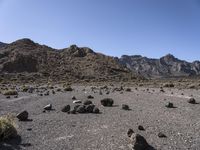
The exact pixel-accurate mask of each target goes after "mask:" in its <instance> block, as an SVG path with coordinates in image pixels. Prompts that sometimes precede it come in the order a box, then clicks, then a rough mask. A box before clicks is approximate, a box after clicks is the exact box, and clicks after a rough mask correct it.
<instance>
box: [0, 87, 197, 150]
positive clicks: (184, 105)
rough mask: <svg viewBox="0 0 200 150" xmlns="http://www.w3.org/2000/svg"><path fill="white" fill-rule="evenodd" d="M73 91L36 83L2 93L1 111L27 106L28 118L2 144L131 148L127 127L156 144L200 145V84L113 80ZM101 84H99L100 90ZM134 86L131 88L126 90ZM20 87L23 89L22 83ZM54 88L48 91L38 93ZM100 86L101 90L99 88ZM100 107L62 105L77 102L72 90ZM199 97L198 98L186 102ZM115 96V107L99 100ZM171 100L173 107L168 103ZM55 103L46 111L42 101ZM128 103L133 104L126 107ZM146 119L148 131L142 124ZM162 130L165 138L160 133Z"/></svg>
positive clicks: (12, 148)
mask: <svg viewBox="0 0 200 150" xmlns="http://www.w3.org/2000/svg"><path fill="white" fill-rule="evenodd" d="M72 88H73V89H74V90H73V91H72V92H66V91H63V89H62V88H61V91H59V90H58V91H57V89H59V85H54V89H53V90H55V92H56V93H55V94H52V89H50V88H46V87H45V88H42V87H37V90H34V91H33V92H32V93H28V92H19V95H18V97H17V98H14V97H13V96H11V97H10V98H6V96H4V95H2V94H1V95H0V115H7V114H11V115H14V116H16V114H17V113H19V112H21V111H23V110H27V111H28V113H29V119H30V120H29V121H18V119H17V118H16V119H15V122H16V126H17V130H18V135H19V136H18V137H17V138H14V139H11V140H9V141H6V142H2V143H0V149H1V150H18V149H25V150H128V149H130V140H129V138H128V136H127V131H128V129H129V128H131V129H133V130H134V132H136V133H138V134H140V135H142V136H144V138H145V139H146V140H147V142H148V143H149V144H150V145H151V146H152V147H153V148H154V149H157V150H187V149H188V150H189V149H190V150H198V149H200V117H199V112H200V104H198V102H200V96H199V90H198V89H178V88H176V87H174V88H163V89H164V92H162V91H160V88H153V87H146V86H142V87H138V86H137V87H136V86H126V87H123V89H120V87H118V86H115V85H112V86H110V85H109V86H108V87H103V86H93V87H91V86H78V85H74V86H72ZM100 88H101V90H100ZM127 88H131V91H126V89H127ZM19 91H20V89H19ZM46 91H50V92H49V95H47V96H45V95H43V96H41V95H39V93H45V92H46ZM100 91H101V92H102V95H101V93H100ZM88 95H92V96H93V97H94V99H91V101H92V102H93V104H95V105H96V106H97V107H98V108H99V109H100V113H99V114H93V113H85V114H79V113H78V114H68V113H64V112H62V111H61V109H62V107H63V106H65V105H67V104H69V105H70V106H71V108H72V107H73V106H74V105H75V104H73V100H72V96H75V97H76V99H77V100H81V101H84V100H87V99H88V98H87V96H88ZM191 97H193V98H195V99H196V101H197V104H190V103H188V102H187V101H188V99H189V98H191ZM103 98H112V99H113V100H114V105H113V107H104V106H102V105H101V103H100V100H101V99H103ZM168 102H172V103H173V104H174V108H167V107H165V105H166V104H167V103H168ZM47 104H52V106H53V109H52V110H51V111H46V112H43V107H44V106H45V105H47ZM122 104H127V105H129V107H130V110H123V109H122ZM139 125H142V126H143V127H144V129H145V130H144V131H140V130H138V126H139ZM159 132H162V133H163V134H165V135H166V137H165V138H160V137H158V133H159Z"/></svg>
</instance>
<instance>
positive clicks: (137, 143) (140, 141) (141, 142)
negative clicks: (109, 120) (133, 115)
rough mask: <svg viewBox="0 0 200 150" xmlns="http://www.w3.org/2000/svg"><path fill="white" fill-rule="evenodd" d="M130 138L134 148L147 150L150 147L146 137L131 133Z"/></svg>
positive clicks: (135, 149)
mask: <svg viewBox="0 0 200 150" xmlns="http://www.w3.org/2000/svg"><path fill="white" fill-rule="evenodd" d="M130 139H131V142H132V149H134V150H147V149H149V147H150V146H149V144H148V143H147V141H146V139H145V138H144V137H143V136H142V135H140V134H135V133H133V134H132V135H131V137H130Z"/></svg>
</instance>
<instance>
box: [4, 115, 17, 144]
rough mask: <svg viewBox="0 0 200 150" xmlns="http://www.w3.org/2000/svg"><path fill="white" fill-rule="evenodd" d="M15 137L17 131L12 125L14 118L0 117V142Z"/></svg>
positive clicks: (9, 116) (8, 116)
mask: <svg viewBox="0 0 200 150" xmlns="http://www.w3.org/2000/svg"><path fill="white" fill-rule="evenodd" d="M15 136H17V129H16V124H15V123H14V117H13V116H11V115H7V116H4V117H0V141H3V140H6V139H10V138H12V137H15Z"/></svg>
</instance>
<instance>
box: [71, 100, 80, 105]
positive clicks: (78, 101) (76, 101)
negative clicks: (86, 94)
mask: <svg viewBox="0 0 200 150" xmlns="http://www.w3.org/2000/svg"><path fill="white" fill-rule="evenodd" d="M73 103H74V104H77V103H82V101H81V100H75V101H73Z"/></svg>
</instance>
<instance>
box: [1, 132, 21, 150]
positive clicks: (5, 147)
mask: <svg viewBox="0 0 200 150" xmlns="http://www.w3.org/2000/svg"><path fill="white" fill-rule="evenodd" d="M20 144H21V137H20V136H19V135H18V136H17V137H15V138H12V139H10V140H6V141H4V142H0V150H20V149H21V148H20Z"/></svg>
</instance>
